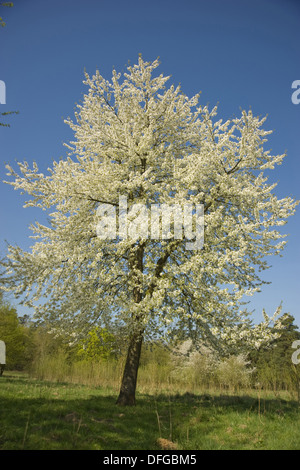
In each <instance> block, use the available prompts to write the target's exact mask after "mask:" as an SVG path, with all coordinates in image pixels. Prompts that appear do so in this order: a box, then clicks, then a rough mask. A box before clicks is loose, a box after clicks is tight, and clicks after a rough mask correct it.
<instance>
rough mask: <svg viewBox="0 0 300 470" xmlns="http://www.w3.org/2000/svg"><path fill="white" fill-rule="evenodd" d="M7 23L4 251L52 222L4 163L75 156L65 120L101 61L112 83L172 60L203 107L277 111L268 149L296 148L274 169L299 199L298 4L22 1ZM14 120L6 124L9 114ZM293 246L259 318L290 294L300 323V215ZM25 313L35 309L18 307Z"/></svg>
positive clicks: (288, 307) (1, 50)
mask: <svg viewBox="0 0 300 470" xmlns="http://www.w3.org/2000/svg"><path fill="white" fill-rule="evenodd" d="M0 11H2V14H1V13H0V16H3V17H4V19H5V21H6V27H5V28H1V29H0V80H3V81H4V82H5V84H6V104H0V112H5V111H12V110H18V111H19V114H18V115H12V116H10V117H9V118H6V119H5V121H6V122H9V123H10V124H11V127H10V128H4V127H0V176H1V182H0V196H1V210H0V224H1V225H0V226H1V237H0V251H1V253H2V255H3V254H4V253H5V243H4V240H5V239H6V240H8V241H9V242H10V243H17V244H19V245H20V246H22V247H24V248H27V247H28V246H29V245H30V243H31V242H32V240H29V239H28V235H30V233H31V232H30V231H29V230H28V225H29V224H30V223H31V222H33V221H35V220H42V221H43V220H44V219H43V217H44V214H43V213H42V212H40V211H39V210H37V209H23V207H22V204H23V200H24V198H23V197H22V196H20V195H19V193H18V192H16V191H14V190H13V188H12V187H11V186H8V185H5V184H4V183H2V180H3V179H5V168H4V162H10V163H13V162H14V160H19V161H23V160H27V161H28V162H32V161H33V160H35V161H36V162H37V163H38V165H39V166H40V168H41V169H42V170H46V168H47V167H49V166H51V164H52V160H53V159H54V160H57V159H58V158H60V157H61V156H65V155H66V149H65V147H64V146H63V142H67V141H69V140H70V139H72V133H71V131H70V129H69V127H68V126H67V125H66V124H64V122H63V119H64V118H67V117H68V116H71V117H73V116H74V107H75V103H76V102H79V101H80V100H81V99H82V95H83V93H85V92H86V91H87V89H86V87H85V86H84V85H83V84H82V80H83V78H84V76H83V72H84V68H86V70H87V71H88V72H89V73H90V74H93V73H94V72H95V70H96V69H97V68H98V69H99V71H100V73H101V74H102V75H103V76H105V77H106V78H110V77H111V71H112V68H113V67H115V68H116V69H117V70H124V69H125V67H126V65H127V63H128V61H130V62H131V63H136V61H137V59H138V54H139V53H142V55H143V58H144V59H145V60H154V59H156V58H157V57H158V56H159V57H160V60H161V66H160V72H161V73H163V74H165V75H172V79H171V81H172V82H173V83H174V84H178V83H181V85H182V89H183V91H184V92H185V93H186V94H187V95H189V96H191V95H193V94H195V93H197V92H198V91H200V90H201V91H202V95H201V102H202V104H209V105H210V106H211V107H212V106H214V105H215V104H217V103H219V115H220V117H222V118H223V119H227V118H230V117H233V116H234V115H239V113H240V108H244V109H246V110H248V109H249V108H250V107H251V108H252V110H253V113H254V114H255V115H261V116H264V115H266V114H267V115H268V120H267V122H266V123H265V128H267V129H273V130H274V133H273V134H272V136H271V137H270V140H269V142H268V145H267V148H271V149H272V152H273V153H274V154H279V153H284V152H285V151H287V157H286V159H285V161H284V164H283V165H282V166H279V167H278V169H277V170H276V171H274V172H273V174H272V179H274V180H276V181H279V185H278V187H277V189H276V194H277V195H279V196H282V197H283V196H286V195H290V196H292V197H295V198H297V199H300V197H299V196H300V194H299V171H300V154H299V149H300V145H299V143H300V142H299V139H300V104H299V105H295V104H293V103H292V101H291V95H292V92H293V90H292V88H291V84H292V82H293V81H294V80H300V47H299V46H300V1H299V0H197V1H196V0H185V1H178V0H159V1H158V0H151V1H147V2H146V1H143V0H139V1H137V0H126V1H121V0H115V1H102V0H85V1H82V0H81V1H79V0H51V1H48V0H26V1H24V0H15V1H14V7H13V8H3V7H0ZM2 121H4V119H2ZM285 231H286V232H287V233H289V234H290V235H289V242H288V245H287V247H286V249H285V251H284V253H283V257H282V258H273V259H272V260H271V262H272V268H271V269H270V270H268V271H267V272H265V274H264V279H266V280H268V281H271V282H272V284H271V285H267V286H265V287H264V288H263V291H262V292H261V293H260V294H257V295H256V296H255V297H253V298H252V299H251V302H250V305H249V308H250V309H255V312H256V313H255V317H254V318H255V319H256V320H258V321H260V320H261V319H262V317H261V310H262V308H263V307H265V308H266V311H267V313H268V314H271V313H273V311H274V310H275V308H276V307H277V306H278V305H279V303H280V302H281V301H283V308H284V311H288V312H290V313H291V314H292V315H294V317H295V318H296V324H297V325H300V308H299V299H300V297H299V292H300V284H299V278H300V268H299V243H298V240H299V234H300V216H299V209H298V212H297V214H296V215H295V216H294V217H293V218H291V219H290V220H289V222H288V224H287V225H286V226H285ZM18 312H19V313H20V314H24V313H28V310H27V309H26V308H24V307H18Z"/></svg>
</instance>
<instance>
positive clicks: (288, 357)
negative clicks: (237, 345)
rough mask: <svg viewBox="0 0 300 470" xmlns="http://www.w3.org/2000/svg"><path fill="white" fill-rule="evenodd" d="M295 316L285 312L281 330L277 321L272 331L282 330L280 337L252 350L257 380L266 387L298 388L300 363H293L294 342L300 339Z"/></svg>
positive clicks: (252, 360)
mask: <svg viewBox="0 0 300 470" xmlns="http://www.w3.org/2000/svg"><path fill="white" fill-rule="evenodd" d="M294 321H295V318H294V317H293V316H292V315H290V314H288V313H285V314H284V315H283V316H282V318H281V321H280V330H278V329H277V324H276V322H275V324H274V326H273V328H272V332H280V336H278V338H276V339H274V340H273V341H271V343H270V344H269V345H268V347H267V348H266V347H264V346H261V347H260V348H259V349H258V350H257V351H252V352H251V355H250V356H251V362H252V364H253V365H254V366H255V368H256V380H257V381H258V382H259V383H261V384H262V385H264V386H265V387H272V388H273V389H274V390H279V389H282V388H295V387H296V389H297V388H298V382H299V378H300V368H299V365H296V366H295V364H293V362H292V354H293V352H294V349H293V348H292V344H293V342H294V341H296V340H299V339H300V332H299V329H298V326H297V325H295V324H294Z"/></svg>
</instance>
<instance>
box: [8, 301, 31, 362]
mask: <svg viewBox="0 0 300 470" xmlns="http://www.w3.org/2000/svg"><path fill="white" fill-rule="evenodd" d="M19 320H20V319H19V318H18V314H17V311H16V309H15V308H14V307H12V306H11V305H10V304H9V303H8V302H5V301H3V299H2V298H1V300H0V339H1V340H2V341H4V342H5V344H6V366H7V369H17V370H22V369H24V367H26V366H27V365H28V364H29V362H30V360H31V358H32V355H31V354H32V339H31V336H30V331H29V329H28V328H27V327H26V326H24V325H22V324H21V323H20V321H19Z"/></svg>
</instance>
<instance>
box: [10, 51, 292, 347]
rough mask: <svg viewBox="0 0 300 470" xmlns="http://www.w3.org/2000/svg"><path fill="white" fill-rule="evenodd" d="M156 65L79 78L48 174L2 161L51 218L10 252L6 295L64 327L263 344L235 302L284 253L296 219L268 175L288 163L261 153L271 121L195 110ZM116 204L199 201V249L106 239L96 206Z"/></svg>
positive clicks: (180, 243)
mask: <svg viewBox="0 0 300 470" xmlns="http://www.w3.org/2000/svg"><path fill="white" fill-rule="evenodd" d="M158 66H159V62H158V61H157V60H155V61H154V62H152V63H150V62H146V61H144V60H143V59H142V57H139V61H138V64H136V65H133V66H129V67H128V69H127V71H126V73H124V76H123V77H122V76H121V74H119V73H117V72H116V71H115V70H114V71H113V74H112V78H111V80H106V79H105V78H103V77H102V76H101V75H100V73H99V71H97V72H96V73H95V75H93V76H92V77H91V76H89V75H88V74H85V80H84V83H85V84H86V85H87V86H88V92H87V94H86V95H85V96H84V99H83V102H82V104H79V105H77V111H76V113H75V121H73V120H71V119H70V118H69V119H67V121H66V122H67V124H68V125H69V126H70V127H71V129H72V130H73V132H74V140H73V141H72V142H69V143H68V144H66V147H67V149H68V152H69V153H68V156H67V158H65V159H61V160H59V161H55V162H54V163H53V166H52V167H51V168H49V169H48V174H46V175H45V174H43V173H40V172H39V170H38V166H37V164H36V163H33V165H32V168H31V166H30V165H29V163H27V162H24V163H18V167H19V172H17V171H15V170H14V169H13V168H12V167H11V166H10V165H7V170H8V175H9V176H10V177H12V180H9V181H8V183H9V184H11V185H12V186H13V187H14V189H16V190H20V191H22V192H23V193H26V194H28V196H29V199H28V201H27V202H26V203H25V207H30V206H34V207H39V208H41V209H42V210H46V211H47V212H48V214H49V219H50V222H49V226H46V225H42V224H40V223H38V222H37V223H35V224H33V225H32V226H31V230H32V232H33V237H34V239H35V243H34V244H33V246H32V247H31V249H30V250H29V251H24V250H22V249H21V248H20V247H18V246H9V248H8V257H7V263H6V268H7V276H6V279H5V287H4V288H5V289H6V290H9V291H12V292H14V293H15V295H16V296H19V297H22V296H25V298H24V302H27V303H28V305H35V308H36V310H35V312H36V317H37V318H43V319H44V320H45V321H49V323H50V324H51V325H53V326H54V325H56V327H57V328H60V329H64V330H65V331H71V332H72V331H76V330H77V331H78V330H80V331H84V328H86V327H89V326H90V325H91V324H95V323H99V322H103V323H106V324H109V323H110V322H115V323H117V324H122V325H126V326H127V329H128V331H130V330H132V328H134V327H135V326H136V324H137V323H138V324H139V325H142V327H143V329H144V331H145V334H146V335H149V336H151V335H156V334H159V333H161V332H170V333H171V332H174V331H175V332H177V334H179V332H180V333H182V334H185V333H186V334H187V335H188V336H189V337H191V338H195V337H206V338H207V339H208V340H210V341H211V342H212V343H215V342H223V343H224V344H226V343H229V342H231V343H233V344H234V343H235V342H236V341H237V340H238V338H240V337H241V335H243V337H245V341H246V340H248V339H249V336H251V338H252V336H253V338H254V337H255V338H258V339H253V341H254V342H255V341H257V342H258V343H259V342H260V341H261V340H262V338H267V331H268V328H267V327H263V325H261V326H260V327H256V328H254V327H253V325H252V324H251V322H250V321H249V318H248V313H247V312H245V311H244V310H241V306H242V301H243V298H244V296H245V295H248V296H249V295H253V294H254V293H256V292H257V291H259V290H260V288H261V286H262V285H263V281H262V280H261V279H260V276H259V273H260V272H261V271H263V270H265V269H266V268H267V267H268V263H267V260H266V257H267V256H269V255H276V254H279V253H280V252H281V251H282V249H283V247H284V244H285V241H284V240H283V238H284V235H283V234H282V232H281V231H279V229H278V227H279V226H281V225H283V224H285V223H286V220H287V218H288V217H289V216H291V215H292V214H293V213H294V211H295V207H296V204H297V203H296V202H295V201H294V200H292V199H291V198H290V197H285V198H282V199H279V198H278V197H277V196H276V195H275V194H274V189H275V187H276V185H275V184H270V183H268V176H267V174H266V171H265V170H270V169H273V168H274V167H275V166H276V165H279V164H281V163H282V160H283V158H284V156H285V155H275V156H273V155H271V154H270V152H269V151H266V150H264V148H263V147H264V144H265V143H266V141H267V136H268V135H269V134H270V131H265V130H263V129H262V125H263V124H264V123H265V121H266V119H265V118H258V117H255V116H254V115H253V113H252V111H251V110H250V111H242V113H241V116H240V117H237V118H234V119H229V120H227V121H225V122H224V121H223V120H222V119H219V120H217V107H214V108H213V109H212V110H211V111H209V109H208V107H207V106H201V105H200V104H199V94H197V95H195V96H193V97H192V98H188V97H187V96H185V95H184V94H183V93H182V91H181V89H180V87H179V86H178V87H175V86H174V85H171V86H170V87H169V88H167V86H166V84H167V81H168V80H169V77H165V76H163V75H162V74H161V75H157V74H156V69H157V67H158ZM120 196H126V197H127V200H128V209H130V206H132V205H133V204H138V203H141V204H143V205H145V206H146V207H148V208H150V207H151V204H163V203H164V204H170V205H171V204H184V203H186V202H189V203H191V204H203V205H204V222H205V229H204V232H205V236H204V247H203V249H202V250H194V251H191V250H187V249H186V248H185V245H186V240H184V239H182V240H179V239H178V240H175V239H168V240H152V239H151V238H147V239H143V240H136V241H135V242H133V241H132V240H130V239H128V238H127V239H121V240H103V239H101V238H100V237H98V236H97V233H96V226H97V208H98V207H99V205H100V204H104V203H106V204H111V205H114V206H116V204H117V203H118V201H119V197H120ZM32 296H33V297H34V299H35V301H33V299H32ZM37 300H39V301H40V303H38V302H37ZM265 326H266V325H265ZM249 331H251V335H250V334H248V333H247V332H249ZM264 335H265V336H264Z"/></svg>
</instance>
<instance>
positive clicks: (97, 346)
mask: <svg viewBox="0 0 300 470" xmlns="http://www.w3.org/2000/svg"><path fill="white" fill-rule="evenodd" d="M281 322H282V323H283V328H282V325H281V328H280V336H279V337H278V338H276V339H274V340H273V341H272V342H271V343H270V344H269V345H268V346H267V347H266V346H261V347H260V348H258V349H255V348H252V349H249V351H248V354H245V353H243V354H235V355H227V356H220V355H219V356H218V355H217V354H216V353H215V352H214V351H212V350H211V349H209V348H207V347H205V346H204V345H203V346H202V347H201V348H200V350H195V349H193V346H192V342H191V341H184V342H182V341H181V342H180V343H178V342H177V343H175V342H174V343H173V344H170V343H169V344H166V343H163V342H162V341H160V342H152V343H151V342H148V343H145V344H144V347H143V350H142V355H141V366H142V367H143V366H144V367H147V366H148V369H149V371H150V373H151V365H152V367H153V365H155V367H156V372H153V373H157V370H158V369H159V368H160V370H161V373H162V374H164V375H165V382H167V380H168V376H170V375H171V376H172V377H173V379H174V380H176V379H177V380H180V381H181V382H183V381H185V382H186V383H188V382H189V381H190V382H195V383H196V384H198V386H199V387H202V388H203V387H206V388H207V387H208V386H209V385H214V386H215V385H216V384H218V385H219V386H221V387H223V388H234V389H236V388H237V387H238V388H245V387H256V388H257V387H259V388H265V389H272V390H282V389H284V390H290V391H296V392H297V391H299V381H300V365H296V364H294V363H293V362H292V359H291V357H292V354H293V351H294V350H293V349H292V344H293V342H294V341H295V340H299V339H300V332H299V329H298V326H297V325H296V324H295V318H294V317H293V316H292V315H290V314H284V315H283V319H282V320H281ZM272 329H273V330H276V323H275V324H274V326H273V327H272ZM122 336H123V335H122V331H119V332H116V331H114V332H111V331H109V330H108V329H106V328H100V327H93V328H91V330H90V331H89V333H88V334H87V335H86V336H85V337H84V338H83V339H81V340H79V341H77V342H74V343H73V344H72V343H70V341H69V338H68V340H67V339H66V338H65V337H64V336H63V335H57V334H56V333H55V332H49V329H48V328H46V326H45V325H43V324H39V323H37V322H34V321H32V320H31V319H30V317H29V316H28V315H24V316H19V315H18V313H17V309H16V308H15V307H13V306H12V305H11V304H10V303H9V302H7V301H5V300H3V298H1V301H0V339H1V340H3V341H4V342H5V343H6V350H7V366H6V373H9V371H11V370H18V371H25V372H30V373H31V374H33V375H35V374H37V375H38V369H37V367H36V365H37V364H39V365H41V364H43V363H44V365H45V367H54V366H53V364H55V361H56V362H57V366H58V367H59V364H58V362H59V361H60V360H61V358H62V357H63V358H64V363H65V365H66V364H68V365H69V366H71V365H72V364H76V363H79V362H81V363H84V364H86V367H88V365H92V364H100V363H101V364H111V366H112V367H114V366H113V364H114V363H116V362H117V361H119V360H120V358H122V356H124V355H125V353H126V342H124V341H123V338H122ZM50 360H52V362H49V361H50ZM51 364H52V365H51ZM48 372H50V371H48ZM61 374H62V375H61V376H60V378H61V380H63V379H64V377H63V370H61ZM66 374H67V373H66ZM51 377H53V375H52V376H51ZM67 379H68V377H67V376H66V377H65V380H66V381H67ZM162 382H163V379H162Z"/></svg>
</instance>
